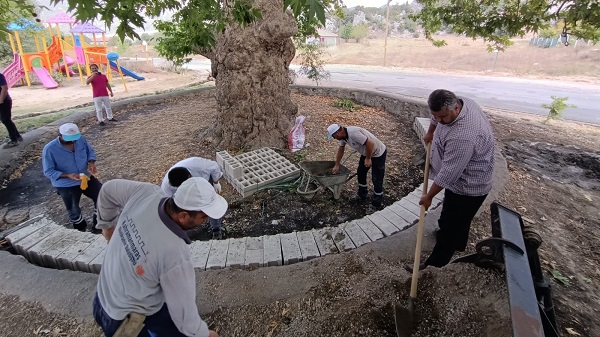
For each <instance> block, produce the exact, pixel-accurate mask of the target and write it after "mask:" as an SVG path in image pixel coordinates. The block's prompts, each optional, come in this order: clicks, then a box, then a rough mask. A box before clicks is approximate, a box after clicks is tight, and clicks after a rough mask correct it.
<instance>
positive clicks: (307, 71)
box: [296, 42, 331, 85]
mask: <svg viewBox="0 0 600 337" xmlns="http://www.w3.org/2000/svg"><path fill="white" fill-rule="evenodd" d="M296 48H297V50H298V51H299V53H298V58H299V59H300V70H299V73H300V74H301V75H304V76H306V77H308V79H309V80H311V81H314V82H315V83H316V84H317V85H319V82H320V81H322V80H327V79H329V78H330V77H331V75H330V73H329V72H328V71H327V70H325V68H324V65H325V61H324V60H323V57H324V54H325V51H324V50H323V49H324V46H323V45H322V44H320V43H305V42H297V45H296Z"/></svg>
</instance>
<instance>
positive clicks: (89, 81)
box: [85, 73, 96, 84]
mask: <svg viewBox="0 0 600 337" xmlns="http://www.w3.org/2000/svg"><path fill="white" fill-rule="evenodd" d="M94 77H96V73H92V74H91V75H90V76H88V78H87V80H85V84H90V83H92V81H93V80H94Z"/></svg>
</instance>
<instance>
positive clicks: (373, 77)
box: [188, 60, 600, 124]
mask: <svg viewBox="0 0 600 337" xmlns="http://www.w3.org/2000/svg"><path fill="white" fill-rule="evenodd" d="M188 67H189V68H190V69H204V70H209V69H210V61H208V60H206V61H192V62H191V63H190V64H189V65H188ZM292 69H295V70H297V69H298V66H294V65H293V66H292ZM326 69H327V70H328V71H329V72H330V74H331V79H330V80H328V81H323V82H322V83H321V85H323V86H337V87H346V88H359V89H371V90H377V91H381V92H386V93H391V94H397V95H403V96H412V97H418V98H427V97H428V96H429V94H430V93H431V92H432V91H433V90H435V89H440V88H442V89H448V90H451V91H453V92H454V93H456V94H457V95H460V96H466V97H469V98H472V99H474V100H475V101H477V102H478V103H479V104H481V105H482V106H487V107H493V108H498V109H505V110H511V111H520V112H526V113H532V114H537V115H543V116H545V115H548V109H546V108H542V107H541V105H542V104H544V103H545V104H549V103H551V102H552V98H551V96H557V97H568V98H569V99H568V100H567V102H566V103H567V104H571V105H575V106H576V108H573V107H568V108H567V109H565V111H564V118H566V119H570V120H575V121H580V122H585V123H591V124H600V86H597V85H592V84H586V83H575V82H562V81H556V80H529V79H521V78H507V77H492V76H472V75H454V74H440V73H427V72H416V71H414V72H405V71H396V70H388V69H384V68H381V69H377V68H373V69H374V70H373V69H365V67H360V66H352V65H349V66H345V65H330V66H327V67H326ZM296 83H297V84H313V85H314V82H312V81H309V80H308V79H306V78H303V77H299V78H298V80H297V81H296Z"/></svg>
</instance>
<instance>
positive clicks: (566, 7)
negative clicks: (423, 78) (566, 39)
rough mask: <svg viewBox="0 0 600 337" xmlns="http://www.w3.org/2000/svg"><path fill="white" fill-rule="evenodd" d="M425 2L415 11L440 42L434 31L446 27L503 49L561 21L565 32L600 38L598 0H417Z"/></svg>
mask: <svg viewBox="0 0 600 337" xmlns="http://www.w3.org/2000/svg"><path fill="white" fill-rule="evenodd" d="M417 1H418V2H419V3H421V4H422V5H423V9H422V11H421V12H420V13H417V14H415V15H413V17H414V18H416V19H417V20H419V23H420V24H421V25H422V26H423V28H424V30H425V35H426V37H427V38H429V39H430V40H432V41H433V42H434V44H436V45H438V46H442V45H444V42H443V41H439V40H435V39H434V38H433V36H432V33H435V32H437V31H439V30H441V29H442V28H444V27H447V28H449V29H450V30H451V31H452V32H454V33H457V34H464V35H465V36H468V37H472V38H476V37H482V38H483V39H484V40H486V41H488V42H489V43H490V45H489V46H490V48H496V49H500V50H502V49H504V48H505V47H506V46H509V45H510V44H511V43H510V40H509V39H510V38H511V37H515V36H523V35H524V34H525V33H528V32H538V31H540V30H541V29H544V28H546V27H548V26H549V25H551V24H553V23H554V24H557V23H560V22H562V23H563V25H564V27H565V28H564V30H563V33H565V34H571V35H573V36H575V37H578V38H583V39H591V40H594V41H598V40H600V3H599V2H598V0H527V1H524V0H480V1H479V0H478V1H475V0H417Z"/></svg>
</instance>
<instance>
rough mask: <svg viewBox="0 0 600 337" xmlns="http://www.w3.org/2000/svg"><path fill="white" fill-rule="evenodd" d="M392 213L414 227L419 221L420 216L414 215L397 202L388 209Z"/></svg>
mask: <svg viewBox="0 0 600 337" xmlns="http://www.w3.org/2000/svg"><path fill="white" fill-rule="evenodd" d="M387 209H389V210H390V211H392V212H394V213H396V214H398V215H399V216H400V217H401V218H403V219H404V220H406V221H407V222H408V223H410V224H411V225H414V224H416V223H417V221H419V216H418V215H415V214H413V213H412V212H411V211H409V210H408V209H406V208H405V207H404V206H402V205H400V204H399V203H398V202H395V203H393V204H391V205H390V206H388V207H387Z"/></svg>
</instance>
